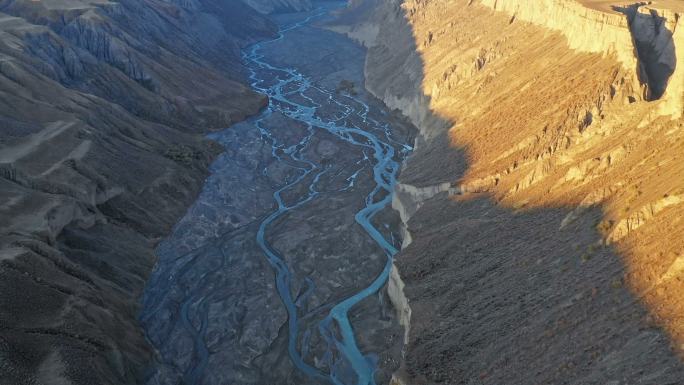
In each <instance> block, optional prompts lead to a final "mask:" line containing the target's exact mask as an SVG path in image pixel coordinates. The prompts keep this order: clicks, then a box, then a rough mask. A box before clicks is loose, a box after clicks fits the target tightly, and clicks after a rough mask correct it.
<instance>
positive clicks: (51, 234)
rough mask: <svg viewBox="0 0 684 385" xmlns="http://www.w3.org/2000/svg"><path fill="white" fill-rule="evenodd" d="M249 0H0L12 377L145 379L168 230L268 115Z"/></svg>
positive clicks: (0, 137)
mask: <svg viewBox="0 0 684 385" xmlns="http://www.w3.org/2000/svg"><path fill="white" fill-rule="evenodd" d="M274 33H275V26H274V25H273V24H271V23H270V22H269V21H268V20H267V19H265V18H264V17H262V16H261V15H260V14H258V13H257V12H256V11H254V10H252V9H251V8H249V7H247V6H245V5H244V4H242V3H241V2H215V1H205V0H190V1H178V2H174V1H169V2H165V1H127V0H123V1H118V2H107V1H96V2H81V1H78V0H73V1H72V0H69V1H57V0H43V1H23V0H17V1H14V0H7V1H0V116H1V118H0V121H1V124H2V129H0V383H1V384H11V385H22V384H132V383H136V380H137V379H138V377H139V375H141V372H142V370H143V368H144V367H145V365H147V363H148V362H149V360H150V359H151V349H150V348H149V347H148V344H147V342H146V341H145V339H144V336H143V334H142V331H141V330H140V328H139V326H138V322H137V319H136V318H137V313H138V303H137V301H138V296H139V295H140V294H141V292H142V289H143V286H144V283H145V280H146V279H147V276H148V274H149V272H150V270H151V268H152V266H153V264H154V261H155V257H154V253H153V248H154V246H155V243H156V242H157V241H158V240H159V239H160V237H162V236H163V235H164V234H166V233H167V232H168V231H169V230H170V228H171V226H172V225H173V224H174V223H175V222H176V220H177V219H178V217H179V216H180V215H181V214H182V213H183V212H184V211H185V209H186V208H187V206H188V205H189V204H190V203H191V202H192V201H193V200H194V198H195V196H196V195H197V193H198V192H199V189H200V187H201V186H202V184H203V182H204V178H205V177H206V175H207V167H208V164H209V162H210V160H211V159H212V158H213V157H214V156H215V154H217V153H218V151H219V148H218V145H216V144H211V143H209V142H208V141H206V140H205V139H203V137H202V136H203V135H202V133H205V132H207V130H209V129H212V128H223V127H226V126H228V125H230V124H232V123H233V122H236V121H239V120H242V119H244V118H245V117H246V116H248V115H250V114H254V113H256V112H257V111H258V110H259V109H260V108H261V107H262V106H264V104H265V102H266V100H265V98H264V97H263V96H261V95H258V94H256V93H255V92H253V91H252V90H251V89H250V88H249V87H248V86H247V85H245V84H243V75H242V68H241V64H240V56H239V55H240V48H241V47H243V46H244V45H246V44H249V43H250V42H253V41H255V40H258V39H262V38H266V37H270V36H273V35H274Z"/></svg>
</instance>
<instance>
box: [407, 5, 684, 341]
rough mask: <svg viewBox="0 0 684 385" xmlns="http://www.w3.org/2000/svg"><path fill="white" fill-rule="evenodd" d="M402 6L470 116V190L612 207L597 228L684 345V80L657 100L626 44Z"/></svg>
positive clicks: (428, 60)
mask: <svg viewBox="0 0 684 385" xmlns="http://www.w3.org/2000/svg"><path fill="white" fill-rule="evenodd" d="M592 3H593V6H595V7H597V8H600V7H601V6H603V5H604V4H603V3H607V2H601V1H593V2H592ZM661 3H663V2H661ZM403 7H404V10H405V12H406V15H407V18H408V19H409V20H408V21H409V23H410V24H411V26H412V28H413V31H414V38H415V42H416V46H417V47H418V50H419V52H420V54H421V57H422V60H423V62H424V63H423V66H424V72H425V75H424V80H423V85H422V88H423V92H424V93H425V94H426V95H428V96H430V97H431V109H432V110H433V111H434V112H435V113H436V114H438V115H439V116H442V117H444V118H446V119H448V120H450V121H453V122H457V124H456V125H455V126H454V127H453V128H452V129H451V131H450V134H451V139H452V144H453V146H458V147H463V148H464V149H465V150H466V152H467V155H468V161H469V169H468V171H467V172H466V175H465V176H464V178H463V179H462V180H461V181H460V182H459V183H460V184H461V188H462V190H463V191H464V192H465V197H466V198H467V197H468V195H470V194H477V193H488V194H491V195H492V196H493V197H494V199H495V200H497V201H499V202H500V203H501V204H503V205H505V206H507V207H512V208H515V209H520V210H525V209H527V208H530V209H531V208H538V207H553V206H564V207H570V208H571V209H574V210H575V211H574V213H571V214H570V215H569V216H568V217H567V218H566V219H565V221H564V224H567V223H569V222H571V221H572V220H573V216H574V214H575V213H579V212H580V211H581V210H583V208H585V207H591V206H594V205H601V207H602V208H603V211H604V217H603V220H602V221H600V222H598V223H596V226H597V228H598V229H599V230H600V232H601V234H603V236H604V242H605V243H610V244H612V245H613V246H614V247H616V248H617V249H618V250H620V252H621V255H622V256H623V258H624V262H625V264H626V266H627V273H626V276H625V280H624V284H627V285H629V287H630V288H631V289H632V291H633V292H634V294H635V297H637V298H640V299H642V300H643V302H644V303H645V304H646V306H647V307H648V308H649V309H650V311H651V313H652V315H653V318H654V319H653V320H654V322H657V323H658V324H660V325H662V326H663V327H664V328H665V329H666V330H667V331H668V332H669V333H670V334H671V336H672V337H673V341H676V347H677V348H678V349H679V350H680V351H682V350H684V318H683V315H684V300H683V299H682V298H681V293H684V237H682V233H683V232H684V130H683V129H682V124H683V121H682V120H681V119H677V120H672V116H680V115H681V111H677V113H672V114H663V111H664V110H668V109H664V108H663V106H666V105H667V106H668V108H669V110H668V111H670V110H671V109H672V108H670V107H671V105H670V104H668V103H670V102H671V99H672V97H673V91H672V89H671V88H668V91H667V92H669V93H670V94H669V97H668V94H667V93H666V96H665V97H663V98H662V99H660V100H656V101H652V102H647V101H644V99H645V98H644V96H643V95H644V89H645V86H644V85H643V84H640V82H639V79H640V77H638V76H635V75H636V74H635V73H634V71H635V69H634V68H628V66H626V65H625V62H624V60H620V59H619V58H618V53H617V52H603V53H598V52H594V53H592V52H590V51H585V52H581V48H580V49H579V50H575V51H573V50H569V49H568V40H567V39H568V38H567V37H566V36H564V35H563V34H562V33H561V32H560V31H554V30H552V29H546V28H543V27H541V26H535V25H532V24H530V23H528V22H526V21H523V20H520V19H519V18H517V17H516V15H511V14H508V13H506V12H499V11H494V10H492V9H491V8H489V7H486V6H484V5H482V4H481V3H480V2H479V1H473V0H470V1H469V0H457V1H456V0H455V1H450V2H442V1H433V2H424V1H413V2H412V1H407V2H405V3H404V6H403ZM592 12H596V11H592ZM583 17H584V16H583ZM616 17H618V16H616ZM619 17H622V15H620V16H619ZM625 17H626V16H625ZM599 19H600V18H597V19H596V20H599ZM597 22H599V21H597ZM624 28H628V27H627V23H626V22H625V24H624ZM599 29H600V30H603V29H602V28H599ZM573 33H574V34H575V36H576V34H577V33H579V32H578V31H575V32H573ZM587 33H595V31H587ZM625 33H627V34H629V29H626V32H625ZM540 36H541V37H542V38H540ZM675 43H676V40H675ZM682 43H683V44H684V42H682ZM571 45H572V44H571ZM623 48H624V47H623ZM678 48H679V47H678ZM630 49H631V50H632V51H635V50H634V48H630ZM674 81H675V76H673V77H672V80H671V83H672V82H674ZM668 87H669V86H668ZM673 87H674V86H673ZM674 96H677V97H680V96H681V95H674ZM668 98H669V99H668ZM677 108H679V107H677ZM622 284H623V283H622V282H616V283H615V285H622Z"/></svg>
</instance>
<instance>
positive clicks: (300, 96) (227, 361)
mask: <svg viewBox="0 0 684 385" xmlns="http://www.w3.org/2000/svg"><path fill="white" fill-rule="evenodd" d="M339 5H340V3H339V2H337V3H333V2H331V3H329V4H327V5H326V6H323V7H321V8H319V9H317V10H316V11H314V12H311V13H308V14H298V15H286V16H281V17H280V18H279V19H278V21H279V22H280V23H281V31H280V34H279V36H278V37H277V38H276V39H274V40H271V41H267V42H262V43H259V44H256V45H253V46H251V47H249V48H248V49H246V50H245V52H244V54H243V58H244V62H245V64H246V66H247V68H248V69H249V79H250V81H251V84H252V87H254V88H255V89H256V90H258V91H259V92H261V93H264V94H266V95H268V96H269V98H270V101H269V105H268V107H267V108H266V109H265V110H264V111H263V112H262V113H261V114H260V115H259V116H257V117H255V118H253V119H250V120H249V121H247V122H244V123H241V124H238V125H236V126H233V127H231V128H229V129H227V130H224V131H221V132H218V133H215V134H212V135H211V136H210V137H211V138H212V139H213V140H215V141H217V142H219V143H221V144H222V145H224V147H225V148H226V152H225V153H224V154H222V155H221V156H220V157H219V159H217V160H216V162H215V163H214V164H213V165H212V169H211V171H212V174H211V177H210V178H209V179H208V180H207V182H206V185H205V187H204V190H203V192H202V194H201V196H200V197H199V198H198V200H197V202H196V203H195V204H194V205H193V207H192V208H191V209H190V210H189V212H188V214H187V215H186V216H185V217H184V218H183V219H182V220H181V221H180V223H179V224H178V225H177V226H176V228H175V229H174V232H173V234H172V235H171V236H170V237H169V238H168V239H166V240H164V241H163V242H162V243H161V245H160V246H159V249H158V255H159V261H158V265H157V267H156V268H155V271H154V273H153V275H152V277H151V279H150V282H149V284H148V287H147V290H146V293H145V296H144V300H143V313H142V316H141V319H142V323H143V325H144V327H145V329H146V333H147V335H148V338H149V339H150V341H151V343H152V344H153V345H154V346H155V347H156V349H157V350H158V361H159V362H158V363H157V365H156V366H155V367H154V368H151V370H150V374H149V379H148V383H149V384H178V383H183V384H227V383H230V384H242V383H244V384H273V385H276V384H308V383H311V384H319V383H320V384H336V385H338V384H339V385H352V384H359V385H369V384H376V383H377V382H387V381H388V378H389V377H388V373H390V372H391V370H393V369H395V366H396V362H397V355H398V352H399V350H400V349H401V346H400V345H401V341H400V339H401V338H398V337H397V336H399V335H401V330H400V329H399V327H398V325H397V322H396V320H395V318H394V316H393V313H392V310H391V309H390V306H389V304H388V303H387V300H386V298H385V294H384V290H381V289H382V288H383V287H384V285H385V284H386V282H387V279H388V276H389V272H390V269H391V266H392V257H393V256H394V254H396V252H397V248H398V245H400V239H398V237H397V236H396V234H398V231H397V221H396V216H395V215H393V213H392V212H391V210H390V209H389V204H390V202H391V199H392V191H393V186H394V183H395V179H396V176H397V173H398V171H399V168H400V165H401V162H402V160H403V159H404V157H405V156H406V155H407V154H408V152H409V151H410V150H411V148H410V147H409V145H408V144H407V143H408V142H409V141H410V139H411V134H412V128H411V127H410V126H409V125H408V124H407V123H405V122H404V121H403V120H402V119H401V118H400V117H398V116H395V115H394V114H392V113H390V112H388V111H386V110H385V109H384V107H383V106H382V105H381V104H380V103H379V102H378V101H377V100H374V99H373V98H372V97H370V96H368V95H366V94H365V93H364V92H363V89H362V82H363V78H362V76H363V71H362V66H363V64H362V61H363V54H364V53H363V50H362V49H361V48H360V47H358V46H356V45H354V44H353V43H352V42H350V41H349V40H347V39H346V38H344V37H342V36H339V35H336V34H334V33H332V32H330V31H326V30H323V29H321V28H319V27H316V26H315V23H317V22H321V21H324V20H325V19H326V18H327V17H328V14H329V12H330V11H331V10H332V9H334V8H335V7H338V6H339ZM307 59H308V60H307ZM340 85H343V87H341V86H340Z"/></svg>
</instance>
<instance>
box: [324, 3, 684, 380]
mask: <svg viewBox="0 0 684 385" xmlns="http://www.w3.org/2000/svg"><path fill="white" fill-rule="evenodd" d="M464 3H465V2H464ZM471 3H472V1H471ZM402 4H403V1H400V0H394V1H387V2H383V1H379V0H369V1H357V2H352V5H351V7H350V9H349V10H347V12H346V13H345V14H343V15H341V16H340V18H339V20H338V21H337V23H338V26H343V27H345V26H346V28H348V30H347V31H348V33H349V34H350V36H353V37H354V38H356V39H358V40H360V41H362V42H364V43H365V44H366V45H368V46H369V47H370V48H369V53H368V59H367V60H368V61H367V63H366V73H367V79H366V85H367V88H369V89H370V90H371V91H372V92H373V93H374V94H375V95H377V96H379V97H381V98H382V99H384V101H385V102H386V103H387V104H388V105H389V106H390V107H391V108H399V109H401V110H402V111H403V112H404V113H405V114H407V115H408V116H410V117H411V119H412V120H413V121H414V123H416V125H417V126H419V127H420V128H421V130H422V132H423V134H424V135H426V136H427V137H428V138H429V139H428V140H426V141H419V143H417V146H416V149H415V151H414V153H413V155H412V157H411V158H410V159H409V160H408V161H407V163H406V165H405V167H404V169H403V171H402V174H401V176H400V182H401V183H404V184H408V185H413V186H416V187H427V186H436V185H440V184H443V183H451V184H452V186H456V185H458V182H459V181H460V180H462V178H463V177H464V175H465V174H466V171H467V170H468V168H469V167H470V165H469V162H468V159H469V154H468V151H469V149H468V148H467V147H463V146H460V145H457V144H455V143H454V142H452V141H451V140H450V138H449V132H448V131H449V130H448V128H449V127H452V126H454V125H455V124H457V122H454V121H450V120H448V119H446V118H444V117H442V116H440V115H439V114H438V113H436V112H435V111H433V110H432V109H431V106H432V100H431V97H430V96H429V95H426V94H425V93H423V91H422V90H423V88H424V84H423V83H424V79H425V63H424V61H423V57H421V54H420V53H419V50H418V48H417V45H418V44H423V42H422V41H418V42H417V40H418V39H422V38H419V37H418V36H417V34H416V33H415V32H414V29H413V26H412V24H411V22H410V20H411V15H410V14H408V13H407V12H413V11H411V8H410V7H402ZM468 6H470V4H469V5H468ZM478 6H479V5H478ZM369 13H370V14H372V16H369V15H368V14H369ZM350 26H354V27H350ZM429 38H432V34H430V36H429ZM428 43H429V42H428ZM549 65H551V64H549ZM511 97H516V96H515V95H511ZM540 129H541V128H540ZM455 140H456V141H458V138H455ZM414 203H415V202H414ZM409 204H410V203H409ZM414 207H415V205H414ZM575 208H576V207H569V206H564V207H532V208H524V209H516V208H511V207H506V206H505V205H502V204H499V203H497V201H496V199H495V198H494V196H492V195H490V194H488V193H479V194H468V195H461V196H448V194H447V193H441V194H438V195H436V196H435V197H433V198H432V199H429V200H428V201H426V202H424V204H423V205H422V207H420V208H419V210H418V211H417V212H416V213H415V214H414V215H413V216H412V217H411V219H410V221H409V223H408V228H409V232H410V234H411V238H412V243H411V244H410V245H409V246H408V247H406V248H405V249H404V250H403V251H401V252H400V254H399V255H398V256H397V258H396V261H395V263H396V265H397V266H398V268H399V270H400V272H401V276H402V278H403V280H404V282H405V284H406V287H405V289H404V292H405V294H406V296H407V297H408V299H409V301H410V305H411V309H412V317H411V321H410V324H411V325H410V335H409V340H408V344H407V346H406V350H407V351H406V355H405V362H404V363H403V367H402V370H401V373H400V376H401V377H404V378H403V380H404V381H405V382H406V383H407V384H412V385H414V384H416V385H417V384H439V383H448V384H457V383H458V384H497V385H498V384H628V383H649V384H655V383H657V384H678V383H681V378H683V377H682V376H683V375H684V368H683V366H682V363H681V362H680V360H679V359H678V358H677V356H676V355H675V354H674V353H673V352H672V350H671V348H670V345H671V342H670V341H669V339H668V337H667V335H666V333H665V332H664V331H663V330H662V329H661V328H660V327H659V326H658V325H657V323H656V322H655V321H654V317H652V316H651V315H650V314H649V310H648V309H647V308H646V307H645V306H644V305H643V303H642V302H641V300H640V299H639V298H638V297H637V296H635V295H634V294H633V293H632V292H630V290H629V288H627V285H626V284H625V283H624V281H625V279H624V276H625V273H626V271H627V270H628V268H629V267H628V266H626V262H625V260H624V258H623V257H622V256H621V255H620V254H619V253H618V251H617V250H616V249H614V248H613V247H611V246H607V245H605V244H604V243H603V242H602V235H601V234H600V233H599V231H598V230H597V224H598V223H600V221H601V219H602V218H603V216H604V213H603V212H602V208H601V207H599V206H594V207H592V208H589V209H587V210H585V211H584V212H583V214H582V215H580V216H579V217H578V218H577V219H576V220H575V221H574V222H572V223H571V224H570V225H568V226H566V227H565V228H563V229H562V230H559V227H560V225H561V222H562V221H563V219H564V218H566V217H567V216H568V215H569V214H570V213H571V212H572V211H573V210H574V209H575Z"/></svg>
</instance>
